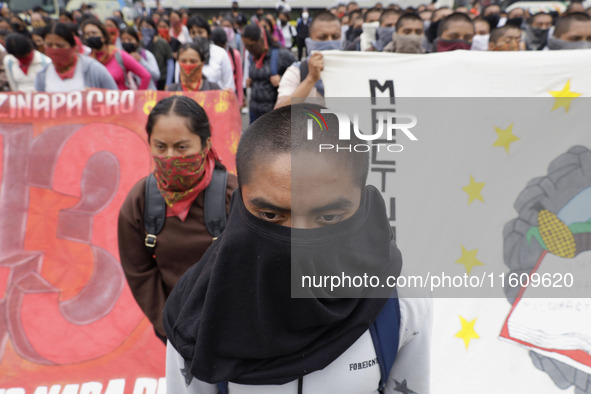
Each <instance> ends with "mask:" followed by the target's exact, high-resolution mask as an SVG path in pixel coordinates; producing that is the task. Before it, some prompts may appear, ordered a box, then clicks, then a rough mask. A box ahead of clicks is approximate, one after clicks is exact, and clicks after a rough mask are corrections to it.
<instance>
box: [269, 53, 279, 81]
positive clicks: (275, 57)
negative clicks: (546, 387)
mask: <svg viewBox="0 0 591 394" xmlns="http://www.w3.org/2000/svg"><path fill="white" fill-rule="evenodd" d="M277 74H279V48H271V76H273V75H277Z"/></svg>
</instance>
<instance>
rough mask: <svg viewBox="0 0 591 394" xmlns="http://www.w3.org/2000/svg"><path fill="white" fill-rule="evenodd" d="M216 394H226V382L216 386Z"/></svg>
mask: <svg viewBox="0 0 591 394" xmlns="http://www.w3.org/2000/svg"><path fill="white" fill-rule="evenodd" d="M217 386H218V394H228V382H221V383H218V384H217Z"/></svg>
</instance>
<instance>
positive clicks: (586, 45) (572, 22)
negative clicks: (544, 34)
mask: <svg viewBox="0 0 591 394" xmlns="http://www.w3.org/2000/svg"><path fill="white" fill-rule="evenodd" d="M590 48H591V17H589V15H587V14H585V13H583V12H573V13H571V14H566V15H563V16H561V17H560V18H558V20H557V21H556V29H554V35H553V36H552V37H550V38H548V49H550V50H561V49H590Z"/></svg>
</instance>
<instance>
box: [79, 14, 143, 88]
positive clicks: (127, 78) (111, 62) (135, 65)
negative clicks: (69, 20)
mask: <svg viewBox="0 0 591 394" xmlns="http://www.w3.org/2000/svg"><path fill="white" fill-rule="evenodd" d="M80 31H82V35H83V38H84V42H85V44H86V45H87V46H88V47H89V48H90V49H91V50H92V52H91V53H90V57H92V58H94V59H96V60H98V61H99V62H100V63H101V64H103V65H104V66H105V67H106V68H107V70H108V71H109V73H110V74H111V76H112V77H113V79H114V80H115V82H116V83H117V87H118V88H119V90H127V89H130V88H132V84H130V82H133V76H136V77H138V78H139V80H140V83H139V85H138V87H137V88H138V89H139V90H146V89H148V87H149V86H150V81H151V79H152V76H151V75H150V73H149V72H148V71H147V70H146V69H145V68H144V67H143V66H142V65H141V64H140V63H139V62H138V61H137V60H135V59H134V58H133V57H132V56H131V55H130V54H128V53H127V52H125V51H122V50H119V49H118V48H117V47H115V45H112V44H110V37H109V33H108V32H107V30H106V28H105V26H104V25H103V24H102V23H101V22H99V21H98V20H96V19H87V20H86V21H84V22H83V23H82V25H80ZM130 74H131V75H130Z"/></svg>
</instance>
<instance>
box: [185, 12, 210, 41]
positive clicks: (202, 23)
mask: <svg viewBox="0 0 591 394" xmlns="http://www.w3.org/2000/svg"><path fill="white" fill-rule="evenodd" d="M193 26H197V27H200V28H202V29H205V30H206V31H207V37H210V36H211V26H209V23H207V21H206V20H205V19H203V17H202V16H200V15H193V16H192V17H190V18H189V20H188V21H187V29H189V30H191V29H192V28H193Z"/></svg>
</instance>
